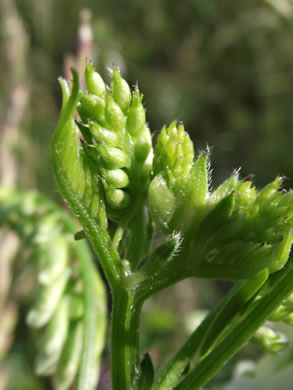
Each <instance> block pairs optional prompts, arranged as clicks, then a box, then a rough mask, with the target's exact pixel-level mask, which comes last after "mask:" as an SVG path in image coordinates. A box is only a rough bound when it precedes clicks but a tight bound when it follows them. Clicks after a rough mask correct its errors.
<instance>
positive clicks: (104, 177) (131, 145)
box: [77, 63, 152, 219]
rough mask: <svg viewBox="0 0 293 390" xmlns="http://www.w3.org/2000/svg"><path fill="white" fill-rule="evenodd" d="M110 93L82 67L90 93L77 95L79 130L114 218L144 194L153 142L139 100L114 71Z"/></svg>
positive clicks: (95, 75)
mask: <svg viewBox="0 0 293 390" xmlns="http://www.w3.org/2000/svg"><path fill="white" fill-rule="evenodd" d="M110 73H111V78H112V83H111V89H110V88H108V87H107V86H106V85H105V83H104V81H103V79H102V78H101V76H100V75H99V74H98V73H97V72H95V70H94V67H93V65H92V64H90V63H88V64H87V66H86V73H85V79H86V85H87V88H88V91H81V92H80V96H81V97H80V101H79V104H78V107H77V108H78V112H79V115H80V118H81V121H82V123H81V124H80V130H81V132H82V134H83V138H84V141H85V144H86V145H85V146H86V149H85V150H86V152H87V155H89V156H90V158H91V160H92V161H94V165H95V168H96V170H97V181H98V180H100V181H101V182H102V184H103V190H104V193H105V203H106V205H107V212H108V215H110V216H111V217H112V218H114V219H115V218H118V219H119V216H120V214H121V212H125V209H126V208H127V207H128V206H129V205H130V203H131V202H132V201H133V200H134V199H135V197H136V196H137V194H138V193H140V192H142V191H145V189H146V187H147V184H148V177H149V173H150V170H151V167H152V142H151V135H150V131H149V129H148V127H147V124H146V118H145V110H144V107H143V105H142V95H140V93H139V91H138V88H137V87H136V88H135V90H134V91H133V92H131V90H130V87H129V85H128V83H127V82H126V81H125V80H124V79H123V78H122V77H121V74H120V72H119V69H118V68H115V67H113V68H112V69H111V70H110Z"/></svg>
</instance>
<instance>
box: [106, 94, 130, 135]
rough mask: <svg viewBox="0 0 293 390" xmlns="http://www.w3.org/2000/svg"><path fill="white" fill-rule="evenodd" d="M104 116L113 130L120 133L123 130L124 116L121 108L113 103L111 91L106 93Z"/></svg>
mask: <svg viewBox="0 0 293 390" xmlns="http://www.w3.org/2000/svg"><path fill="white" fill-rule="evenodd" d="M105 118H106V121H107V124H108V125H109V127H110V128H111V129H113V130H114V131H115V132H117V133H118V134H120V133H121V132H122V131H123V129H124V126H125V117H124V114H123V111H122V110H121V108H120V107H119V106H118V104H117V103H115V101H114V99H113V96H112V95H111V93H107V95H106V108H105Z"/></svg>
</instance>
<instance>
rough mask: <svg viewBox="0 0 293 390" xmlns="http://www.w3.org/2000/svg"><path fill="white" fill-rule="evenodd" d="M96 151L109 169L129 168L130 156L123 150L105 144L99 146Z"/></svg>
mask: <svg viewBox="0 0 293 390" xmlns="http://www.w3.org/2000/svg"><path fill="white" fill-rule="evenodd" d="M96 149H97V151H98V152H99V154H100V155H101V157H102V159H103V161H104V163H105V165H106V166H107V168H108V169H117V168H129V166H130V161H129V156H128V155H127V154H126V153H125V152H124V151H123V150H121V149H118V148H113V147H108V146H107V145H105V144H101V145H97V146H96Z"/></svg>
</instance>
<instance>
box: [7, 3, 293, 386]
mask: <svg viewBox="0 0 293 390" xmlns="http://www.w3.org/2000/svg"><path fill="white" fill-rule="evenodd" d="M0 5H1V11H2V12H1V14H0V26H1V27H0V56H1V59H3V60H2V61H1V63H0V81H1V91H0V142H1V145H0V150H1V153H0V160H1V168H0V173H1V183H2V184H19V185H21V186H23V187H26V188H32V187H33V188H37V189H39V190H41V191H42V192H43V193H45V194H46V195H48V196H49V197H51V198H55V199H57V200H60V198H59V196H58V194H57V192H56V186H55V184H54V180H53V174H52V171H51V167H50V156H49V147H48V145H49V142H50V138H51V135H52V132H53V129H54V127H55V125H56V122H57V117H58V111H59V108H60V101H61V97H60V89H59V85H58V83H57V81H56V79H57V77H58V76H59V75H60V74H64V73H65V74H66V72H68V66H69V64H71V63H72V61H73V58H72V55H73V56H75V55H77V56H78V55H80V56H79V59H81V58H83V57H82V56H85V55H87V53H88V54H90V55H91V56H92V57H93V60H94V62H95V63H96V64H97V68H98V71H100V72H101V73H102V74H103V76H106V67H107V66H108V65H110V64H111V63H113V62H114V63H118V64H120V66H121V70H122V74H123V75H124V77H125V78H126V79H127V80H128V81H129V83H130V84H135V83H136V81H137V80H139V85H140V89H141V91H143V93H144V94H145V99H144V103H145V106H146V108H147V118H148V121H149V124H150V128H151V130H152V131H153V132H154V133H155V134H156V132H157V131H159V130H160V128H161V127H162V125H163V124H165V123H166V124H169V123H170V122H171V121H172V120H173V119H177V120H182V121H184V124H185V127H186V129H187V131H189V132H190V133H191V135H192V138H193V140H194V142H195V146H196V148H198V149H201V148H204V147H205V145H206V143H208V144H210V145H211V146H212V147H213V149H212V150H213V152H212V166H213V169H214V171H213V172H214V177H215V184H217V183H219V182H220V181H221V180H222V179H223V178H224V177H225V176H227V175H228V174H229V173H230V172H231V170H232V169H233V168H238V167H243V168H242V171H241V172H242V176H246V175H249V174H251V173H254V174H256V176H257V179H256V181H257V183H258V185H260V186H261V185H263V184H264V183H266V182H268V181H270V180H272V179H273V178H274V177H275V176H276V175H277V174H281V175H284V176H288V177H289V178H291V181H288V182H287V185H288V186H289V185H291V186H292V184H293V182H292V178H293V165H292V155H291V148H292V141H293V132H292V127H293V115H292V102H293V51H292V44H293V2H292V1H291V0H247V1H242V2H235V1H232V0H186V1H183V2H178V1H175V0H149V1H147V2H145V1H139V0H124V1H119V0H99V1H94V0H88V1H86V0H85V1H82V0H70V1H69V0H62V1H60V0H59V1H57V0H0ZM85 7H87V8H88V9H90V12H91V19H90V20H89V15H88V13H85V12H84V11H83V12H81V10H82V9H84V8H85ZM81 16H82V17H81ZM89 23H90V24H91V26H92V29H89V28H88V30H87V27H88V25H89ZM80 26H81V27H82V28H84V30H82V31H89V32H90V31H92V33H91V34H92V39H91V37H86V39H85V42H81V40H80V39H78V31H80V28H81V27H80ZM87 39H88V46H87ZM91 41H92V42H94V45H92V43H91ZM79 65H80V64H79ZM106 77H107V76H106ZM226 289H227V285H225V284H220V285H219V284H215V285H214V284H213V285H212V284H207V283H204V282H202V281H196V282H194V281H187V282H184V283H182V284H179V285H178V286H176V287H174V288H173V289H171V290H168V291H166V292H164V293H163V294H160V296H158V297H157V299H156V300H155V302H153V304H152V305H148V306H147V307H146V308H145V319H144V324H143V326H144V327H145V328H146V333H145V337H144V339H143V340H142V345H143V347H149V346H150V345H152V346H153V347H152V354H153V356H154V357H158V356H159V355H160V356H161V357H163V359H167V356H168V354H169V353H170V351H169V347H170V348H171V349H172V350H174V348H175V347H176V346H178V344H179V342H180V341H182V340H183V339H184V337H185V333H184V332H182V331H181V332H180V333H178V332H176V331H175V329H176V328H179V329H182V322H183V323H184V325H185V327H186V333H187V332H188V329H189V328H188V324H189V322H190V321H191V322H192V324H194V319H192V316H190V312H194V310H195V309H196V308H198V307H203V308H205V309H208V308H210V307H211V306H212V305H213V302H215V300H218V299H219V298H218V297H217V295H220V294H221V291H225V290H226ZM162 305H163V306H164V308H165V309H164V310H162ZM158 312H160V313H161V315H160V316H158V315H157V314H158ZM178 314H179V315H178ZM182 319H183V320H182ZM183 333H184V334H183ZM170 338H171V339H172V342H170ZM167 340H168V341H167ZM167 347H168V348H167ZM245 353H248V354H249V356H252V357H253V356H255V354H256V355H257V354H258V352H257V351H254V350H253V351H251V350H249V348H248V351H246V352H245ZM14 363H15V364H19V361H16V362H14ZM105 372H106V374H105V376H107V364H106V366H105ZM229 372H230V371H229V367H228V369H227V370H226V371H225V372H224V373H222V378H218V379H221V380H222V379H226V378H227V377H229V375H230V374H229ZM105 381H106V379H105ZM102 385H103V384H102ZM102 385H101V386H102ZM29 388H33V387H32V385H30V386H29ZM104 388H106V387H104Z"/></svg>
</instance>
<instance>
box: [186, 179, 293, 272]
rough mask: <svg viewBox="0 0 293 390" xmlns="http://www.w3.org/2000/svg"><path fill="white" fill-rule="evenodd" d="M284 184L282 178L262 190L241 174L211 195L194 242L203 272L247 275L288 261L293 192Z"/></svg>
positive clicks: (199, 267) (291, 239)
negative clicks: (242, 177)
mask: <svg viewBox="0 0 293 390" xmlns="http://www.w3.org/2000/svg"><path fill="white" fill-rule="evenodd" d="M281 184H282V178H280V177H277V178H276V179H275V180H274V181H273V182H272V183H270V184H268V185H267V186H265V187H264V188H263V189H262V190H260V191H257V190H256V188H255V187H254V186H253V184H252V182H251V181H250V180H239V178H238V175H237V174H236V173H235V174H233V175H232V176H231V177H230V178H229V179H228V180H226V181H225V182H224V183H223V184H222V185H221V186H219V187H218V189H216V190H215V191H214V192H213V193H211V194H210V195H209V197H208V199H207V202H206V215H205V216H204V218H203V219H202V221H201V223H200V226H199V227H198V231H197V234H196V235H195V236H196V240H194V245H193V250H194V251H195V253H197V254H198V255H199V257H200V258H201V260H200V261H199V262H198V264H197V266H198V270H200V272H202V273H203V274H204V272H206V277H218V278H224V279H245V278H249V277H251V276H252V275H254V274H255V273H256V272H258V271H260V270H261V269H264V268H268V269H269V271H270V273H273V272H275V271H278V270H279V269H281V268H282V267H283V266H284V265H285V263H286V262H287V260H288V257H289V254H290V250H291V245H292V242H293V217H292V211H293V209H292V202H293V192H292V191H289V192H287V193H285V192H284V191H282V190H281V189H280V187H281ZM203 276H204V275H203Z"/></svg>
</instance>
